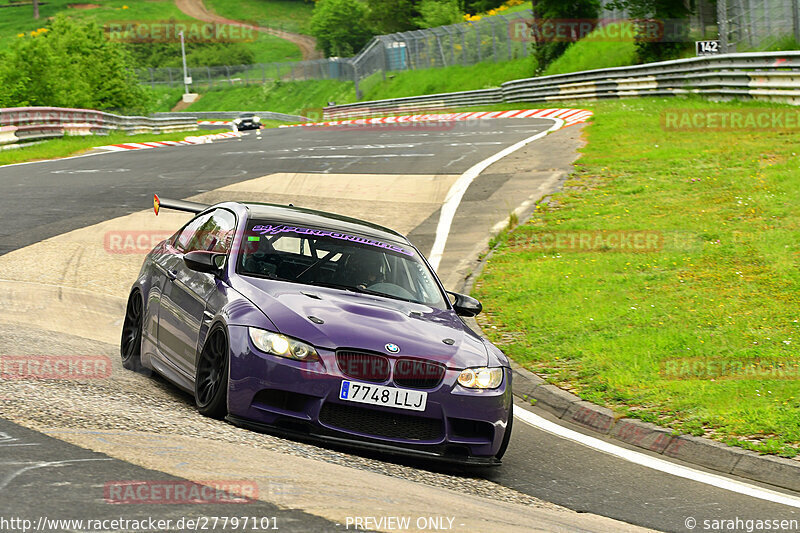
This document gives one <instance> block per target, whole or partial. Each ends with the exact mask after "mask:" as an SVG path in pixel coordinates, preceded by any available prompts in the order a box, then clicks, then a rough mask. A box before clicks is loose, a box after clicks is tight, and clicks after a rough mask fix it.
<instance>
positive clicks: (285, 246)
mask: <svg viewBox="0 0 800 533" xmlns="http://www.w3.org/2000/svg"><path fill="white" fill-rule="evenodd" d="M243 240H244V242H243V246H242V249H241V251H240V252H239V258H238V272H239V273H240V274H243V275H246V276H255V277H263V278H268V279H276V280H282V281H291V282H295V283H304V284H308V285H321V286H325V287H333V288H337V289H342V290H348V291H354V292H363V293H369V294H376V295H380V296H385V297H387V298H394V299H398V300H405V301H409V302H415V303H420V304H425V305H429V306H431V307H435V308H438V309H446V308H447V305H446V303H445V301H444V298H443V295H442V292H441V290H440V289H439V286H438V285H437V283H436V281H435V279H434V277H433V274H432V272H431V271H430V270H429V269H428V267H427V265H426V264H425V263H424V262H422V260H421V259H420V257H419V254H418V253H417V251H416V250H415V249H413V248H412V247H410V246H403V245H397V244H394V243H390V242H381V241H378V240H376V239H370V238H367V237H361V236H358V235H350V234H345V233H339V232H335V231H326V230H320V229H314V228H304V227H296V226H288V225H285V224H275V223H272V222H270V221H267V220H250V221H249V222H248V224H247V229H246V231H245V235H244V237H243Z"/></svg>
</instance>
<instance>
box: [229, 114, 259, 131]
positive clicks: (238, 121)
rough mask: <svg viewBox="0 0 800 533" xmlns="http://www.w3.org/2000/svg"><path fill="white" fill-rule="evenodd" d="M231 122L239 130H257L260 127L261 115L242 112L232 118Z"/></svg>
mask: <svg viewBox="0 0 800 533" xmlns="http://www.w3.org/2000/svg"><path fill="white" fill-rule="evenodd" d="M233 123H234V124H235V125H236V129H238V130H239V131H242V130H257V129H259V128H261V117H259V116H257V115H256V114H255V113H242V114H240V115H239V116H238V117H236V118H235V119H233Z"/></svg>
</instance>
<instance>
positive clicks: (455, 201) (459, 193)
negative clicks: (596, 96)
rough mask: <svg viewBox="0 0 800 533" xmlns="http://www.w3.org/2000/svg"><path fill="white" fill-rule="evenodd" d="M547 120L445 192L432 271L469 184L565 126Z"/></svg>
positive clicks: (469, 172)
mask: <svg viewBox="0 0 800 533" xmlns="http://www.w3.org/2000/svg"><path fill="white" fill-rule="evenodd" d="M549 120H552V121H553V125H552V126H550V127H549V128H547V129H546V130H544V131H542V132H539V133H537V134H536V135H532V136H530V137H528V138H526V139H523V140H521V141H519V142H517V143H515V144H512V145H511V146H508V147H506V148H504V149H503V150H501V151H499V152H497V153H496V154H494V155H492V156H490V157H488V158H486V159H484V160H483V161H481V162H479V163H476V164H475V165H473V166H472V167H470V168H469V169H467V171H466V172H464V173H463V174H462V175H461V176H460V177H459V178H458V179H457V180H456V181H455V183H453V185H452V186H451V187H450V190H449V191H447V196H446V197H445V201H444V204H442V209H441V212H440V215H439V222H438V224H437V225H436V237H435V239H434V241H433V246H432V247H431V252H430V254H428V262H429V263H430V265H431V267H432V268H433V269H434V270H438V269H439V263H440V262H441V261H442V256H443V255H444V250H445V247H446V246H447V237H448V235H449V234H450V227H451V226H452V224H453V218H454V217H455V215H456V211H457V210H458V206H459V205H460V204H461V199H462V198H463V197H464V194H465V193H466V192H467V189H468V188H469V186H470V184H471V183H472V182H473V181H474V180H475V178H476V177H478V175H480V173H481V172H483V171H484V170H486V169H487V168H488V167H489V166H491V165H492V164H493V163H496V162H497V161H499V160H500V159H502V158H504V157H506V156H507V155H510V154H512V153H514V152H516V151H517V150H519V149H520V148H523V147H524V146H526V145H528V144H530V143H532V142H533V141H535V140H537V139H541V138H542V137H544V136H545V135H547V134H548V133H550V132H553V131H556V130H559V129H561V128H562V127H564V125H565V124H566V123H565V122H564V121H563V120H561V119H559V118H550V119H549Z"/></svg>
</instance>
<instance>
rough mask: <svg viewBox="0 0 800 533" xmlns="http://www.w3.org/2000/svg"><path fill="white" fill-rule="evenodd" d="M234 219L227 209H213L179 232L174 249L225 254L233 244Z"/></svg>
mask: <svg viewBox="0 0 800 533" xmlns="http://www.w3.org/2000/svg"><path fill="white" fill-rule="evenodd" d="M235 228H236V217H235V215H234V214H233V213H231V212H230V211H228V210H227V209H215V210H214V211H212V212H210V213H206V214H204V215H201V216H199V217H197V218H195V219H194V220H192V221H191V222H190V223H189V224H187V225H186V227H185V228H184V229H183V230H182V231H181V232H180V234H179V235H178V238H177V239H176V241H175V247H176V248H177V249H178V250H180V251H181V252H184V253H186V252H193V251H196V250H203V251H208V252H219V253H227V252H228V250H230V248H231V244H232V243H233V235H234V229H235Z"/></svg>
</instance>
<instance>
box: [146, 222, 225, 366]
mask: <svg viewBox="0 0 800 533" xmlns="http://www.w3.org/2000/svg"><path fill="white" fill-rule="evenodd" d="M235 227H236V216H235V215H234V214H233V213H232V212H231V211H228V210H227V209H215V210H214V211H211V212H209V213H205V214H203V215H200V216H198V217H197V218H195V219H194V220H192V221H191V222H190V223H189V224H187V225H186V227H185V228H184V229H183V231H181V233H180V234H179V235H178V236H177V238H176V239H175V240H174V242H173V243H172V245H173V246H172V249H171V250H170V253H169V254H167V255H168V258H167V259H166V260H165V261H164V263H163V267H164V269H165V270H166V275H167V283H166V285H165V287H164V291H163V293H162V296H161V307H160V314H159V321H158V332H159V333H158V337H159V338H158V341H159V349H160V351H161V353H162V354H163V355H164V356H165V357H167V358H168V360H169V361H168V362H169V363H171V364H172V365H173V366H174V367H176V368H177V369H178V370H179V371H180V372H181V373H182V374H184V376H185V377H187V378H189V379H192V380H193V379H194V365H195V359H196V355H197V348H198V346H197V345H198V336H199V334H200V330H201V328H202V325H203V321H204V320H206V319H207V318H209V317H208V316H207V315H208V314H209V312H208V311H207V309H206V307H207V302H208V301H209V300H210V299H211V297H212V296H213V295H214V294H215V292H216V291H217V290H218V284H219V283H221V282H220V281H219V280H218V279H217V278H216V277H215V276H214V275H212V274H205V273H202V272H195V271H193V270H191V269H189V268H188V267H187V266H186V263H184V262H183V255H184V254H186V253H188V252H192V251H195V250H205V251H213V252H219V253H227V252H228V251H229V250H230V245H231V242H232V240H233V234H234V230H235ZM212 316H213V314H212Z"/></svg>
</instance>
